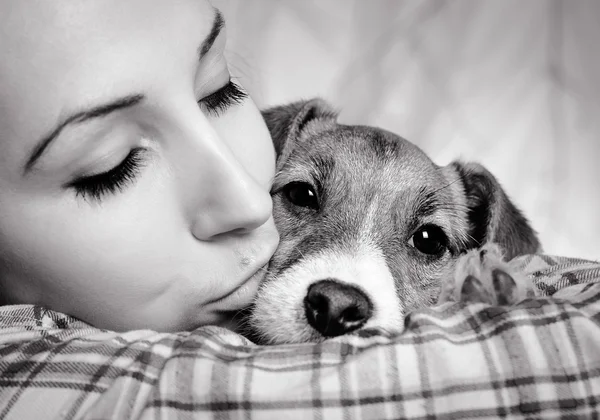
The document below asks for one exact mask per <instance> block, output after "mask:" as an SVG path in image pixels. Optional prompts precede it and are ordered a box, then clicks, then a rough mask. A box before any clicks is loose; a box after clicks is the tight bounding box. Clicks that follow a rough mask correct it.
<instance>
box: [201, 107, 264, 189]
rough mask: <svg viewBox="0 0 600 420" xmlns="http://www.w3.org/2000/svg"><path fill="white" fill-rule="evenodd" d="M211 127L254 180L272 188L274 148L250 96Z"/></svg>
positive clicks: (216, 120)
mask: <svg viewBox="0 0 600 420" xmlns="http://www.w3.org/2000/svg"><path fill="white" fill-rule="evenodd" d="M213 127H214V128H215V130H216V131H217V133H218V134H219V136H220V138H221V139H223V141H225V142H226V143H227V145H228V146H229V148H230V150H231V152H232V153H233V154H234V156H235V157H236V158H237V160H238V161H239V162H240V163H241V164H242V165H243V166H244V168H245V169H246V171H248V173H249V174H250V175H251V176H252V177H253V178H254V180H255V181H256V182H258V183H259V184H260V185H263V186H264V187H265V188H266V189H270V188H271V183H272V181H273V177H274V175H275V149H274V147H273V141H272V140H271V136H270V135H269V131H268V129H267V126H266V125H265V122H264V120H263V118H262V116H261V114H260V111H259V110H258V108H257V107H256V105H255V104H254V102H252V101H251V100H250V99H246V100H245V101H244V102H243V103H242V104H241V105H239V106H236V107H233V108H232V109H231V110H230V111H228V112H227V113H226V114H225V115H223V116H222V117H220V118H217V119H215V121H214V122H213Z"/></svg>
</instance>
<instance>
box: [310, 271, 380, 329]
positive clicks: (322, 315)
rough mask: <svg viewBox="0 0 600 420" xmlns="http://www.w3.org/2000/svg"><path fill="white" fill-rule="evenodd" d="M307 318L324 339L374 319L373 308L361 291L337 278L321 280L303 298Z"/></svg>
mask: <svg viewBox="0 0 600 420" xmlns="http://www.w3.org/2000/svg"><path fill="white" fill-rule="evenodd" d="M304 309H305V311H306V319H307V320H308V323H309V324H310V326H311V327H313V328H314V329H315V330H317V331H318V332H319V333H320V334H322V335H323V336H324V337H336V336H338V335H343V334H347V333H349V332H352V331H354V330H357V329H358V328H360V327H361V326H363V325H364V324H365V322H367V321H368V320H369V318H370V317H371V314H372V312H373V305H372V304H371V301H370V300H369V298H368V297H367V295H366V294H365V293H364V292H363V291H361V290H360V289H359V288H357V287H354V286H352V285H349V284H345V283H342V282H339V281H337V280H334V279H325V280H320V281H318V282H316V283H313V284H311V285H310V287H309V288H308V292H307V294H306V297H305V298H304Z"/></svg>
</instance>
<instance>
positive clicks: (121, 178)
mask: <svg viewBox="0 0 600 420" xmlns="http://www.w3.org/2000/svg"><path fill="white" fill-rule="evenodd" d="M247 97H248V94H247V93H246V92H244V90H243V89H242V88H241V87H240V86H239V85H238V84H236V83H235V82H233V81H231V80H230V81H229V83H227V84H226V85H225V86H223V87H222V88H220V89H219V90H217V91H216V92H213V93H211V94H210V95H208V96H206V97H204V98H202V99H200V100H199V101H198V105H201V106H202V107H203V108H204V109H205V111H206V112H207V113H208V114H210V115H212V116H215V117H218V116H220V115H222V114H223V113H224V112H225V111H227V109H229V107H231V106H233V105H237V104H239V103H241V102H243V101H244V99H246V98H247ZM144 151H145V149H143V148H141V147H138V148H135V149H132V150H131V152H129V154H128V155H127V157H126V158H125V159H123V161H122V162H121V163H119V164H118V165H117V166H115V167H114V168H112V169H111V170H109V171H107V172H104V173H101V174H97V175H92V176H89V177H84V178H80V179H77V180H75V181H73V182H71V183H70V184H69V185H68V187H71V188H74V189H75V192H76V195H77V196H80V197H82V198H84V199H87V198H91V199H93V200H97V201H100V200H102V198H103V197H104V196H105V195H106V194H115V193H116V192H121V191H123V189H124V188H125V187H126V186H127V185H128V184H129V183H132V182H134V181H135V179H136V177H137V176H138V174H139V172H140V169H141V168H142V166H143V164H144V156H143V155H144Z"/></svg>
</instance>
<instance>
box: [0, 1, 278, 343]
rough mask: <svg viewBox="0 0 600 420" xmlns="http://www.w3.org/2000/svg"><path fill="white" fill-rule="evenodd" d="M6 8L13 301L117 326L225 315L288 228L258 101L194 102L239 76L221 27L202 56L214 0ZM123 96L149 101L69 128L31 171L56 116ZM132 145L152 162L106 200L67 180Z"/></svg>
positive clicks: (7, 211)
mask: <svg viewBox="0 0 600 420" xmlns="http://www.w3.org/2000/svg"><path fill="white" fill-rule="evenodd" d="M0 17H1V18H0V27H1V28H2V33H3V35H2V37H1V38H0V56H1V57H3V58H2V60H1V61H0V215H2V216H1V217H0V289H1V290H2V297H1V300H2V303H4V304H7V303H9V304H17V303H29V304H39V305H43V306H46V307H49V308H52V309H54V310H58V311H61V312H65V313H68V314H71V315H74V316H76V317H78V318H80V319H82V320H84V321H87V322H89V323H92V324H94V325H96V326H98V327H102V328H109V329H115V330H127V329H134V328H151V329H156V330H160V331H173V330H185V329H192V328H194V327H197V326H199V325H203V324H221V323H224V322H226V320H227V319H228V318H229V316H230V311H236V310H238V309H240V308H241V307H243V306H245V305H246V304H247V303H248V302H249V301H250V300H251V299H252V297H253V296H254V293H255V291H256V288H257V286H258V282H259V281H260V279H261V278H262V275H263V273H264V270H262V269H261V267H263V266H264V265H265V264H266V263H267V262H268V260H269V258H270V257H271V255H272V253H273V252H274V249H275V247H276V246H277V243H278V234H277V232H276V229H275V226H274V223H273V220H272V217H271V209H272V203H271V199H270V196H269V190H270V187H271V183H272V180H273V176H274V160H275V157H274V151H273V145H272V143H271V139H270V137H269V133H268V131H267V129H266V127H265V125H264V122H263V120H262V118H261V116H260V113H259V112H258V110H257V109H256V107H255V105H254V104H253V103H252V101H251V100H250V99H245V100H244V101H243V102H241V103H240V104H236V105H233V106H231V107H229V108H228V109H226V110H224V111H223V112H222V113H221V114H220V115H219V116H216V115H214V114H213V113H210V112H208V111H207V110H206V109H205V107H204V106H199V105H198V103H197V101H198V100H200V99H202V98H205V97H207V96H208V95H210V94H212V93H214V92H215V91H217V90H218V89H220V88H222V87H223V86H224V85H226V84H227V82H228V80H229V72H228V69H227V63H226V62H225V59H224V58H223V49H224V46H225V30H223V31H222V33H221V35H220V36H219V37H218V38H217V39H216V41H215V43H214V45H213V47H212V49H211V50H210V51H209V52H208V53H207V54H206V55H205V56H204V58H203V59H202V60H200V61H199V60H198V48H199V46H200V45H201V44H202V42H203V41H204V40H205V38H206V37H207V35H208V34H209V32H210V30H211V28H212V25H213V21H214V18H215V10H214V9H213V8H212V7H211V5H210V4H209V3H208V2H206V1H199V0H175V1H173V0H168V1H167V0H132V1H127V2H121V1H116V0H86V1H85V2H73V1H69V0H55V1H44V0H32V1H26V2H23V1H21V0H7V1H3V2H2V3H0ZM127 95H144V99H143V100H142V101H141V102H140V103H139V104H137V105H135V106H132V107H129V108H127V109H124V110H121V111H118V112H114V113H111V114H110V115H107V116H106V117H102V118H97V119H94V120H93V121H90V122H89V123H82V124H75V125H72V126H69V127H68V128H66V129H65V130H63V131H62V132H61V134H60V135H59V136H58V137H57V138H56V140H55V141H54V142H52V143H51V144H50V145H49V147H48V148H47V149H46V150H45V152H44V153H43V154H42V155H41V156H40V159H39V160H38V161H37V162H36V164H35V165H34V167H33V168H32V169H31V171H29V172H27V173H24V170H23V167H24V165H25V163H26V162H27V161H28V159H29V157H30V155H31V152H32V150H33V149H34V148H35V146H36V144H37V143H38V141H39V140H40V139H41V138H43V137H44V136H46V135H47V134H48V133H49V132H51V131H52V130H53V129H54V127H55V126H56V125H57V124H58V123H59V122H60V121H63V120H64V119H65V118H67V117H68V116H69V115H71V114H73V113H75V112H78V111H81V110H85V109H88V108H90V107H92V106H97V105H99V104H104V103H106V102H111V101H113V100H115V99H117V98H121V97H124V96H127ZM134 148H142V149H143V154H142V158H141V160H142V162H143V163H142V165H141V167H140V169H139V170H138V171H137V174H136V175H135V177H133V178H134V179H132V180H129V181H128V182H127V183H126V184H125V185H124V186H123V187H122V188H118V189H116V191H114V192H109V193H106V194H105V195H104V196H103V197H102V198H101V199H100V200H98V199H95V198H94V197H90V196H82V195H81V194H77V191H76V190H75V189H74V188H72V186H70V183H72V182H73V181H75V180H76V179H79V178H80V177H85V176H91V175H96V174H99V173H104V172H106V171H108V170H110V169H112V168H114V167H115V166H117V165H119V164H120V162H122V161H123V160H124V159H125V158H126V156H127V155H128V154H129V153H130V152H131V151H132V150H133V149H134ZM255 273H257V274H256V275H255ZM249 279H251V280H250V281H248V280H249ZM247 281H248V282H247ZM246 282H247V283H246ZM236 289H237V290H238V292H237V295H236V296H235V297H234V298H231V299H227V300H224V301H219V299H220V298H223V297H224V296H225V295H227V294H229V293H230V292H232V291H234V290H236Z"/></svg>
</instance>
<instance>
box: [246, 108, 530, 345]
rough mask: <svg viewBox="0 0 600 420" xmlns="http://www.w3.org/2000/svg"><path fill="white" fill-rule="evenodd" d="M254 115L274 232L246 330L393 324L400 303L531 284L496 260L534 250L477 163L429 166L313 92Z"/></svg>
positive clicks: (265, 339) (514, 291)
mask: <svg viewBox="0 0 600 420" xmlns="http://www.w3.org/2000/svg"><path fill="white" fill-rule="evenodd" d="M262 115H263V118H264V120H265V122H266V124H267V127H268V128H269V131H270V133H271V136H272V138H273V142H274V147H275V151H276V155H277V162H276V175H275V178H274V182H273V187H272V190H271V194H272V197H273V214H274V219H275V224H276V226H277V229H278V230H279V233H280V237H281V242H280V245H279V247H278V249H277V250H276V252H275V254H274V256H273V258H272V260H271V261H270V263H269V267H268V272H267V275H266V278H265V280H264V282H263V283H262V284H261V286H260V289H259V292H258V295H257V298H256V300H255V302H254V304H253V306H252V307H251V308H250V310H249V318H248V324H249V326H250V330H251V333H250V335H251V336H252V339H253V340H254V341H256V342H259V343H264V344H282V343H301V342H320V341H323V340H326V339H328V338H332V337H336V336H340V335H344V334H354V333H356V332H357V331H360V330H362V329H371V328H375V329H380V330H383V331H387V332H390V333H394V332H401V331H402V329H403V324H404V322H403V320H404V316H405V315H406V314H407V313H408V312H410V311H411V310H415V309H419V308H423V307H427V306H431V305H435V304H439V303H442V302H445V301H474V302H485V303H489V304H493V305H512V304H514V303H516V302H518V301H520V300H522V299H524V298H526V297H530V296H532V295H533V294H534V293H535V292H534V291H533V286H532V284H531V282H530V281H529V280H528V279H527V278H526V277H525V276H523V275H522V274H520V273H515V272H512V271H511V269H510V267H509V266H508V265H507V263H505V262H504V261H505V259H506V260H509V259H512V258H513V257H515V256H517V255H521V254H528V253H535V252H540V251H541V248H540V243H539V241H538V238H537V235H536V233H535V231H534V230H533V229H532V227H531V226H530V224H529V222H528V221H527V219H526V218H525V217H524V216H523V214H522V213H521V212H520V211H519V210H518V209H517V207H516V206H515V205H514V204H513V203H512V202H511V201H510V200H509V198H508V197H507V195H506V193H505V192H504V190H503V189H502V187H501V186H500V184H499V183H498V181H497V180H496V178H494V176H493V175H492V174H491V173H490V172H489V171H488V170H486V169H485V168H484V167H483V166H481V165H479V164H477V163H463V162H459V161H455V162H452V163H450V164H449V165H447V166H437V165H436V164H434V163H433V162H432V161H431V160H430V159H429V158H428V157H427V155H426V154H425V153H424V152H423V151H422V150H421V149H419V148H418V147H417V146H416V145H414V144H412V143H410V142H409V141H407V140H405V139H403V138H401V137H399V136H397V135H395V134H393V133H391V132H388V131H385V130H382V129H379V128H373V127H367V126H351V125H342V124H339V123H338V122H337V117H338V113H337V112H336V111H335V110H334V109H333V108H332V107H331V106H330V105H328V104H327V103H326V102H325V101H323V100H321V99H319V98H315V99H311V100H307V101H299V102H295V103H291V104H288V105H283V106H276V107H273V108H269V109H266V110H264V111H262Z"/></svg>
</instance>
